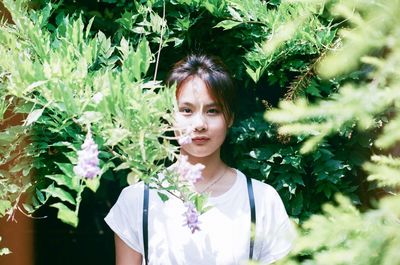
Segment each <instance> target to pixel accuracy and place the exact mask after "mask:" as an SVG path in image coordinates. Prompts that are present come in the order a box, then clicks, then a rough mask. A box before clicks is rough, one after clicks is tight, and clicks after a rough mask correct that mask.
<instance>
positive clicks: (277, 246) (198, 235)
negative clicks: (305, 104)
mask: <svg viewBox="0 0 400 265" xmlns="http://www.w3.org/2000/svg"><path fill="white" fill-rule="evenodd" d="M236 172H237V176H236V181H235V183H234V184H233V186H232V187H231V188H230V189H229V190H228V191H227V192H225V193H223V194H222V195H220V196H217V197H209V199H208V203H209V204H210V205H211V206H213V207H212V208H211V209H210V210H208V211H207V212H205V213H203V214H202V215H200V217H199V220H200V229H201V230H200V231H195V232H194V233H193V234H192V233H191V231H190V229H189V228H188V227H187V226H186V225H184V221H185V217H184V212H185V210H186V207H185V206H184V205H183V203H182V201H180V200H179V199H176V198H174V197H171V198H170V199H169V200H167V201H166V202H163V201H162V200H161V199H160V198H159V196H158V194H157V192H156V191H155V190H150V199H149V219H148V231H149V232H148V234H149V241H148V242H149V248H148V251H149V252H148V253H149V264H151V265H155V264H162V265H180V264H182V265H192V264H193V265H194V264H195V265H203V264H204V265H213V264H215V265H233V264H247V261H248V257H249V246H250V224H251V221H250V207H249V199H248V193H247V184H246V177H245V176H244V174H243V173H242V172H240V171H239V170H236ZM252 182H253V189H254V196H255V206H256V216H257V220H256V239H255V243H254V253H253V259H254V260H258V261H260V262H261V263H262V264H270V263H272V262H274V261H276V260H278V259H280V258H282V257H284V256H285V255H287V254H288V252H289V251H290V249H291V246H292V241H293V239H294V237H295V231H294V228H293V226H292V224H291V222H290V220H289V218H288V215H287V214H286V211H285V208H284V205H283V203H282V200H281V198H280V197H279V195H278V193H277V192H276V191H275V189H274V188H272V187H271V186H269V185H268V184H265V183H262V182H260V181H257V180H252ZM142 210H143V182H140V183H137V184H134V185H131V186H129V187H126V188H124V189H123V191H122V192H121V194H120V196H119V198H118V200H117V202H116V203H115V205H114V206H113V207H112V208H111V210H110V212H109V213H108V215H107V216H106V218H105V221H106V223H107V224H108V225H109V226H110V227H111V229H112V230H113V231H114V232H115V233H116V234H117V235H118V236H119V237H120V238H121V239H122V240H123V241H124V242H125V243H126V244H127V245H128V246H130V247H131V248H132V249H134V250H135V251H137V252H139V253H142V254H143V253H144V250H143V236H142ZM143 264H144V263H143Z"/></svg>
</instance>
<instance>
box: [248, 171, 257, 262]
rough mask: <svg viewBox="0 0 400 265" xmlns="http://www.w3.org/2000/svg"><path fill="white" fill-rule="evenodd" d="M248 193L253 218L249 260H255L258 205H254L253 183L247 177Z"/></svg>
mask: <svg viewBox="0 0 400 265" xmlns="http://www.w3.org/2000/svg"><path fill="white" fill-rule="evenodd" d="M247 192H248V194H249V204H250V218H251V227H250V251H249V259H250V260H252V259H253V250H254V239H255V236H256V233H255V231H256V205H255V203H254V191H253V183H252V181H251V178H249V177H247Z"/></svg>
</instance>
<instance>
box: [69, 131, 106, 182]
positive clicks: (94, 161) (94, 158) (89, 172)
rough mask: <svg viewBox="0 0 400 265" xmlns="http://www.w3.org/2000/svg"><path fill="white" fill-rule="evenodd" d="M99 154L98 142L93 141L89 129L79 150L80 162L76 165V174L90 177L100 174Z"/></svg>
mask: <svg viewBox="0 0 400 265" xmlns="http://www.w3.org/2000/svg"><path fill="white" fill-rule="evenodd" d="M98 155H99V150H98V149H97V144H96V143H95V142H94V141H93V138H92V133H91V132H90V130H89V132H88V133H87V135H86V139H85V141H84V143H83V144H82V146H81V150H80V151H78V164H77V165H76V166H74V172H75V174H76V175H78V176H80V177H83V178H88V179H92V178H94V177H95V176H97V175H99V174H100V172H101V170H100V167H99V158H98Z"/></svg>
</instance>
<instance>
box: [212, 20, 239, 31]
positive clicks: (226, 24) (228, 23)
mask: <svg viewBox="0 0 400 265" xmlns="http://www.w3.org/2000/svg"><path fill="white" fill-rule="evenodd" d="M240 24H242V22H240V21H233V20H223V21H221V22H219V23H218V24H217V25H215V26H214V28H223V29H224V30H228V29H232V28H234V27H236V26H238V25H240Z"/></svg>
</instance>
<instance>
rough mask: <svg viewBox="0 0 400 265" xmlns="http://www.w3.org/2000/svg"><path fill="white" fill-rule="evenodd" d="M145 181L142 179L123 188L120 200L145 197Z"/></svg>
mask: <svg viewBox="0 0 400 265" xmlns="http://www.w3.org/2000/svg"><path fill="white" fill-rule="evenodd" d="M143 190H144V182H143V181H140V182H137V183H134V184H131V185H129V186H126V187H125V188H123V189H122V191H121V193H120V195H119V198H118V200H122V201H131V202H132V201H137V200H138V199H139V198H141V197H143Z"/></svg>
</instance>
